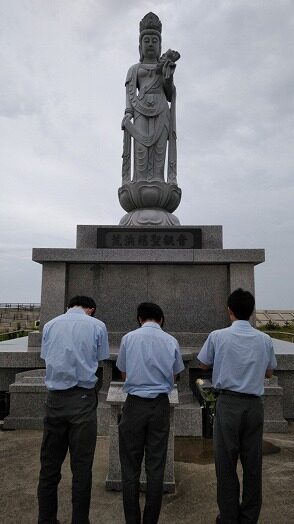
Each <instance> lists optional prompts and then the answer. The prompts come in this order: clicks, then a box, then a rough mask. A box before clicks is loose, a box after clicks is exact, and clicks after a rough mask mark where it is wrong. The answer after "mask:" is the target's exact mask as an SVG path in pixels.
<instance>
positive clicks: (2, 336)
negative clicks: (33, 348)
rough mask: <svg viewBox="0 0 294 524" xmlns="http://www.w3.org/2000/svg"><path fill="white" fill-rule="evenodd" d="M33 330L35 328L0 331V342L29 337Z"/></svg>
mask: <svg viewBox="0 0 294 524" xmlns="http://www.w3.org/2000/svg"><path fill="white" fill-rule="evenodd" d="M31 331H33V330H32V329H20V330H19V331H9V332H8V333H0V342H6V340H13V339H14V338H22V337H27V336H28V334H29V333H30V332H31Z"/></svg>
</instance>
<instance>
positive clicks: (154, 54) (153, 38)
mask: <svg viewBox="0 0 294 524" xmlns="http://www.w3.org/2000/svg"><path fill="white" fill-rule="evenodd" d="M141 46H142V54H143V57H144V58H150V59H154V58H159V56H160V39H159V37H158V36H157V35H154V34H150V35H148V34H146V35H144V36H143V38H142V43H141Z"/></svg>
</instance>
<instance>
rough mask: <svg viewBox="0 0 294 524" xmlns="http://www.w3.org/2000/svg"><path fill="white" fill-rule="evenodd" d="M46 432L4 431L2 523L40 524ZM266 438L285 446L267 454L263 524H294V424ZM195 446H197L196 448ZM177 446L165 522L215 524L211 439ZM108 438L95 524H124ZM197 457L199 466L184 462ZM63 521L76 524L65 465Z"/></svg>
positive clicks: (0, 449)
mask: <svg viewBox="0 0 294 524" xmlns="http://www.w3.org/2000/svg"><path fill="white" fill-rule="evenodd" d="M41 437H42V435H41V432H40V431H3V432H2V431H0V472H1V478H0V497H1V504H0V522H1V523H2V524H15V523H18V524H36V522H37V504H36V485H37V480H38V472H39V449H40V443H41ZM265 440H266V441H267V442H269V443H272V444H275V445H276V446H279V447H280V448H281V451H280V453H274V454H267V455H265V456H264V467H263V469H264V486H263V493H264V502H263V508H262V513H261V517H260V520H259V524H288V523H293V522H294V495H293V490H294V424H293V423H292V424H291V427H290V433H289V434H287V435H284V434H283V435H282V434H266V435H265ZM194 444H195V446H194ZM194 444H193V441H186V442H185V443H184V444H183V441H180V442H177V447H176V448H177V451H176V454H177V458H180V459H181V461H177V462H176V465H175V474H176V483H177V492H176V494H175V495H165V496H164V501H163V507H162V513H161V518H160V524H177V523H183V524H192V523H193V524H194V523H198V524H214V522H215V515H216V514H217V506H216V501H215V490H216V483H215V475H214V465H213V462H212V457H211V449H210V448H211V443H210V441H204V442H203V441H202V440H201V439H198V441H194ZM107 453H108V439H107V438H106V437H101V438H98V441H97V450H96V456H95V466H94V475H93V492H92V504H91V515H90V516H91V524H98V523H103V524H123V522H124V519H123V514H122V502H121V495H120V493H115V492H107V491H105V489H104V480H105V476H106V469H107ZM189 458H190V459H191V458H192V459H193V460H194V461H196V462H194V463H187V462H184V461H183V460H187V459H189ZM59 500H60V502H59V518H60V520H61V523H62V524H70V512H71V504H70V470H69V464H68V461H67V462H66V463H65V464H64V468H63V478H62V480H61V484H60V498H59Z"/></svg>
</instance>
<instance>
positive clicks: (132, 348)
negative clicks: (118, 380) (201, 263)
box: [116, 321, 185, 398]
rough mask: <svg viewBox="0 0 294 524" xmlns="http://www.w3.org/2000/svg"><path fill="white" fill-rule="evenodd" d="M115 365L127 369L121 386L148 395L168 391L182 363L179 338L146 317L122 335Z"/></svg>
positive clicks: (182, 365) (181, 367)
mask: <svg viewBox="0 0 294 524" xmlns="http://www.w3.org/2000/svg"><path fill="white" fill-rule="evenodd" d="M116 365H117V367H118V369H119V370H120V371H122V372H124V373H126V381H125V384H124V387H123V390H124V391H125V392H127V393H130V394H131V395H137V396H139V397H149V398H155V397H157V396H158V395H159V394H160V393H167V394H168V393H170V391H171V390H172V388H173V385H174V375H177V374H178V373H180V372H181V371H183V369H184V367H185V366H184V364H183V359H182V355H181V352H180V348H179V344H178V341H177V340H176V339H175V338H174V337H173V336H172V335H169V334H168V333H166V332H165V331H163V330H162V329H161V327H160V326H159V324H157V323H156V322H149V321H148V322H145V323H144V324H143V325H142V326H141V327H140V328H138V329H136V330H134V331H131V332H130V333H127V334H126V335H125V336H124V337H123V338H122V341H121V345H120V350H119V354H118V358H117V362H116Z"/></svg>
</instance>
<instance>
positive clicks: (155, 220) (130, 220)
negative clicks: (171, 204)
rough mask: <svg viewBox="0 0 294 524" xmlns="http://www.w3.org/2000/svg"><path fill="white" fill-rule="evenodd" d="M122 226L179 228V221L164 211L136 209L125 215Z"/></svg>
mask: <svg viewBox="0 0 294 524" xmlns="http://www.w3.org/2000/svg"><path fill="white" fill-rule="evenodd" d="M119 225H120V226H156V227H157V226H162V227H166V226H179V225H180V221H179V219H178V218H177V217H176V216H175V215H173V214H172V213H169V212H168V211H165V210H164V209H136V210H135V211H131V212H130V213H127V214H126V215H124V216H123V217H122V219H121V221H120V223H119Z"/></svg>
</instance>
